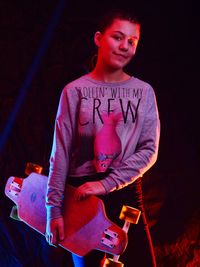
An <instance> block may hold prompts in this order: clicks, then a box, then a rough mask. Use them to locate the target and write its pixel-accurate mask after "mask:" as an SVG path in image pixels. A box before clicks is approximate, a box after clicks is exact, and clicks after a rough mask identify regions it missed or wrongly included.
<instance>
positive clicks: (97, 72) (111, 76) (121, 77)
mask: <svg viewBox="0 0 200 267" xmlns="http://www.w3.org/2000/svg"><path fill="white" fill-rule="evenodd" d="M89 75H90V77H91V78H93V79H95V80H98V81H103V82H121V81H125V80H128V79H129V78H130V76H129V75H128V74H127V73H125V72H124V71H123V69H117V70H113V69H106V68H105V67H100V66H98V65H96V66H95V68H94V70H92V71H91V72H90V74H89Z"/></svg>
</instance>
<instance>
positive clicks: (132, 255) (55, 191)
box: [46, 12, 160, 267]
mask: <svg viewBox="0 0 200 267" xmlns="http://www.w3.org/2000/svg"><path fill="white" fill-rule="evenodd" d="M139 38H140V24H139V22H138V21H137V20H136V19H135V18H133V17H131V16H130V15H128V14H127V13H125V12H113V13H111V14H109V15H108V16H107V17H106V18H105V17H104V18H103V19H102V23H101V24H100V25H99V28H98V31H97V32H96V33H95V36H94V42H95V44H96V46H97V48H98V54H97V62H96V65H95V67H94V69H93V70H92V71H91V72H90V73H88V74H86V75H83V76H82V77H80V78H79V79H77V80H75V81H72V82H71V83H69V84H68V85H66V87H65V88H64V90H63V92H62V95H61V98H60V103H59V107H58V112H57V117H56V122H55V132H54V141H53V147H52V153H51V158H50V171H49V179H48V188H47V201H46V206H47V229H46V239H47V241H48V242H49V243H50V244H52V245H55V244H57V242H58V240H62V239H63V238H64V222H63V217H62V202H63V196H64V190H65V184H66V183H69V184H72V185H74V186H76V187H77V189H76V199H77V200H79V201H81V200H82V199H84V198H86V197H88V196H90V195H96V196H100V197H102V199H103V200H104V203H105V206H106V212H107V214H108V217H109V218H110V219H111V220H113V221H115V222H116V223H117V224H119V225H120V223H121V224H122V222H119V221H118V216H119V214H120V210H121V207H122V205H129V206H132V207H135V208H138V209H140V210H141V211H142V216H141V218H140V220H139V223H138V225H136V226H132V227H131V229H130V231H129V234H128V236H129V245H128V248H127V249H126V251H125V253H124V254H123V255H122V258H124V259H125V260H126V261H127V263H125V265H126V266H127V267H128V266H129V267H132V266H136V267H143V266H145V267H151V266H156V263H155V257H154V253H153V246H152V242H151V237H150V234H149V230H148V226H147V222H146V218H145V214H144V208H143V203H142V186H141V183H142V178H141V177H142V175H143V174H144V173H145V172H146V171H147V170H148V169H149V168H150V167H151V166H152V165H153V164H154V163H155V162H156V159H157V154H158V143H159V131H160V123H159V116H158V110H157V104H156V99H155V95H154V91H153V89H152V87H151V86H150V85H149V84H148V83H146V82H144V81H141V80H139V79H138V78H136V77H134V76H130V75H129V74H127V73H126V72H125V71H124V67H125V66H127V64H128V63H129V62H130V61H131V59H132V58H133V57H134V55H135V53H136V48H137V45H138V41H139ZM94 255H95V256H94ZM102 258H103V253H101V252H99V251H95V252H92V253H91V254H90V255H88V256H87V257H84V258H81V257H77V256H75V255H73V261H74V266H76V267H77V266H86V267H97V266H100V262H101V259H102Z"/></svg>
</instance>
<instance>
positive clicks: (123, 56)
mask: <svg viewBox="0 0 200 267" xmlns="http://www.w3.org/2000/svg"><path fill="white" fill-rule="evenodd" d="M113 54H114V55H115V56H119V57H122V58H124V59H127V56H126V55H124V54H118V53H115V52H113Z"/></svg>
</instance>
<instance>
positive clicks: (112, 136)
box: [94, 113, 122, 172]
mask: <svg viewBox="0 0 200 267" xmlns="http://www.w3.org/2000/svg"><path fill="white" fill-rule="evenodd" d="M102 118H103V122H104V124H103V126H102V128H101V130H100V131H99V132H98V133H97V134H96V137H95V140H94V157H95V158H94V166H95V168H96V171H97V172H105V171H106V170H107V169H108V167H109V166H110V164H111V163H112V161H113V160H114V159H116V158H117V157H118V155H119V154H120V153H121V141H120V138H119V136H118V135H117V132H116V126H117V123H118V122H119V120H121V118H122V114H121V113H118V114H116V115H115V114H113V113H111V114H109V115H103V116H102Z"/></svg>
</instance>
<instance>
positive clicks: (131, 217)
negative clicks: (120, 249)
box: [119, 205, 141, 224]
mask: <svg viewBox="0 0 200 267" xmlns="http://www.w3.org/2000/svg"><path fill="white" fill-rule="evenodd" d="M140 214H141V211H140V210H138V209H135V208H132V207H130V206H125V205H124V206H123V207H122V210H121V213H120V216H119V218H120V219H121V220H125V221H128V222H130V223H134V224H137V223H138V220H139V218H140Z"/></svg>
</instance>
